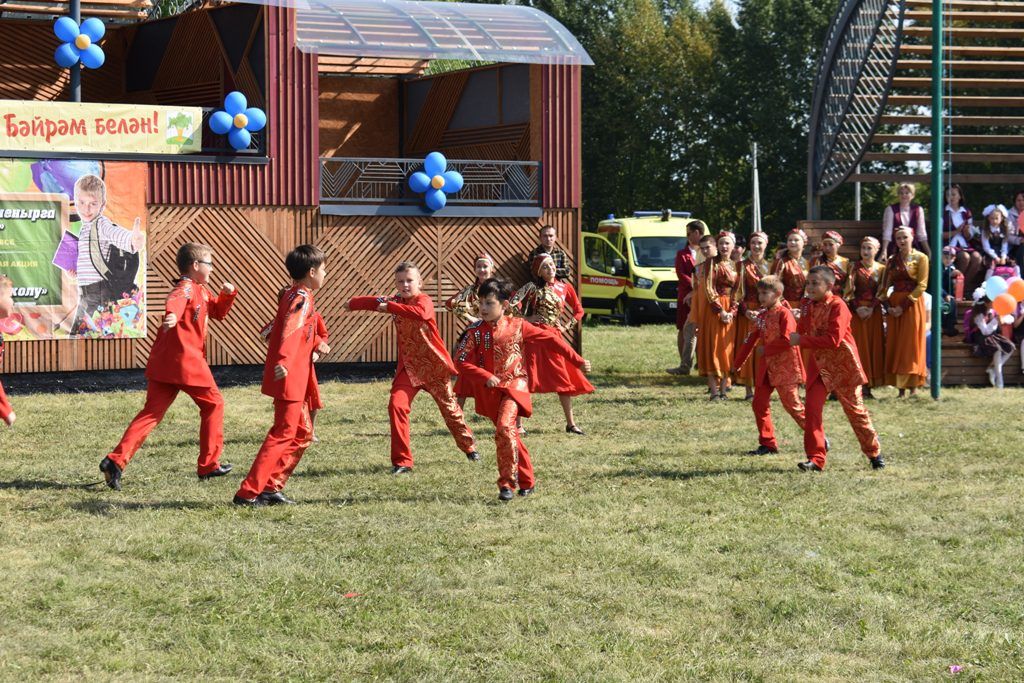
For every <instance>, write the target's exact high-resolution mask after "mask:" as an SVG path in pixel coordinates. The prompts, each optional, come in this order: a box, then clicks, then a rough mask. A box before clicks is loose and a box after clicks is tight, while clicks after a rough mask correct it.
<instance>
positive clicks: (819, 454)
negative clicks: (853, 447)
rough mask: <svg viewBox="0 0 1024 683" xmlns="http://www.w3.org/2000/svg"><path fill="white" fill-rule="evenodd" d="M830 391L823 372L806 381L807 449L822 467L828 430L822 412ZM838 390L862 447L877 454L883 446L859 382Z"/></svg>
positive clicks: (805, 446) (870, 454)
mask: <svg viewBox="0 0 1024 683" xmlns="http://www.w3.org/2000/svg"><path fill="white" fill-rule="evenodd" d="M828 393H829V392H828V389H826V388H825V384H824V383H823V382H822V381H821V375H818V376H817V377H815V378H814V379H813V380H812V381H811V383H810V384H808V385H807V398H806V403H805V408H806V416H807V417H806V420H805V422H804V424H805V427H804V452H805V453H806V454H807V459H808V460H810V461H811V462H813V463H814V464H816V465H817V466H818V467H820V468H822V469H825V430H824V428H823V426H822V420H821V415H822V412H823V411H824V409H825V399H826V398H828ZM835 394H836V396H837V397H838V398H839V403H840V405H842V406H843V412H845V413H846V419H848V420H849V421H850V426H851V427H853V433H854V434H856V435H857V441H859V442H860V450H861V451H862V452H863V453H864V455H866V456H867V457H868V458H874V457H875V456H877V455H878V453H879V451H880V450H881V446H880V445H879V443H878V433H877V432H876V431H875V428H874V426H872V424H871V416H870V415H869V414H868V411H867V409H866V408H865V407H864V399H863V397H862V396H861V388H860V385H857V386H855V387H852V388H840V389H835Z"/></svg>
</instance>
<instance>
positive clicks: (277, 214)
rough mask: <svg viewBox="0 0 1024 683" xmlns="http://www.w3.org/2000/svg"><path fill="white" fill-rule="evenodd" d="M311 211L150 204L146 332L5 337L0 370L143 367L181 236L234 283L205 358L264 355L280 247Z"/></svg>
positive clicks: (279, 276)
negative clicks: (124, 336)
mask: <svg viewBox="0 0 1024 683" xmlns="http://www.w3.org/2000/svg"><path fill="white" fill-rule="evenodd" d="M315 214H316V210H315V209H286V208H266V207H199V208H197V207H181V206H154V207H150V211H149V233H148V234H149V242H148V250H149V251H148V257H149V258H148V263H147V268H146V285H147V297H148V300H149V311H148V316H147V319H146V323H147V331H148V338H147V339H140V340H103V341H100V340H95V341H92V340H90V341H85V340H82V341H42V342H15V343H11V344H8V345H7V357H6V358H5V359H4V368H3V370H4V372H48V371H57V370H61V371H63V370H112V369H118V370H123V369H130V368H141V367H145V365H146V360H147V359H148V358H149V349H150V347H151V346H152V343H153V340H154V339H155V338H156V331H157V326H158V325H159V324H160V320H161V318H162V311H163V304H164V300H165V299H166V298H167V293H168V291H170V286H171V282H172V281H173V280H174V279H175V278H176V277H177V267H176V266H175V262H174V257H175V254H176V253H177V250H178V247H179V246H181V245H182V244H183V243H185V242H203V243H205V244H209V245H210V246H211V247H212V248H213V250H214V252H215V256H214V262H215V264H216V265H215V272H214V276H213V282H214V283H215V286H218V287H219V285H220V284H221V283H222V282H224V281H229V282H232V283H234V284H235V285H236V286H237V287H238V290H239V297H238V299H237V301H236V303H235V306H234V307H233V309H232V311H231V314H230V315H229V316H228V318H227V319H226V320H224V321H213V322H211V323H210V327H209V337H208V341H207V355H208V357H209V359H210V363H211V364H213V365H230V364H259V363H262V362H263V359H264V353H265V348H264V346H263V344H262V343H261V342H260V341H259V340H258V339H257V338H256V335H255V332H256V331H257V330H259V329H260V327H262V325H263V324H264V323H266V322H267V320H269V319H270V318H271V317H273V315H274V305H273V299H274V296H275V295H276V293H277V291H278V289H279V288H280V287H281V286H282V285H284V284H285V283H286V282H287V279H288V278H287V273H286V272H285V270H284V265H283V264H284V255H285V254H286V253H287V252H288V250H289V249H291V248H292V247H293V246H295V244H296V238H295V235H296V234H298V233H300V232H301V231H302V230H303V229H305V226H308V225H309V224H311V223H312V222H313V221H314V220H315V219H314V216H315Z"/></svg>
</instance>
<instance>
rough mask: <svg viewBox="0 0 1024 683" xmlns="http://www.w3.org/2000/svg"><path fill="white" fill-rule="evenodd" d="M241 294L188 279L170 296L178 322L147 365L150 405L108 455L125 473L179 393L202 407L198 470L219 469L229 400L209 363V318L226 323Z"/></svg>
mask: <svg viewBox="0 0 1024 683" xmlns="http://www.w3.org/2000/svg"><path fill="white" fill-rule="evenodd" d="M236 294H237V292H236V291H232V292H231V293H227V292H221V293H220V294H219V295H214V294H212V293H211V292H210V290H209V289H207V287H206V286H205V285H201V284H199V283H198V282H194V281H192V280H191V279H190V278H187V277H183V278H181V279H180V280H178V281H177V282H176V283H175V285H174V289H172V290H171V293H170V294H168V295H167V303H166V304H165V306H164V310H165V312H166V313H173V314H174V315H175V316H176V317H177V319H178V322H177V323H176V324H175V325H174V327H172V328H170V329H166V328H164V327H163V326H162V325H161V326H160V329H159V330H158V331H157V333H156V341H155V342H153V349H152V350H151V351H150V353H149V361H148V362H147V363H146V379H147V380H148V382H147V384H146V404H145V405H144V406H143V408H142V410H140V411H139V413H138V415H136V416H135V419H133V420H132V421H131V424H129V425H128V429H126V430H125V433H124V436H122V437H121V441H120V442H119V443H118V444H117V446H115V447H114V450H113V451H112V452H111V453H110V454H109V455H108V456H107V457H108V458H110V460H111V462H113V463H114V464H115V465H117V466H118V467H119V468H120V469H121V470H122V471H123V470H124V468H125V467H127V466H128V463H129V462H130V461H131V459H132V457H134V455H135V453H136V452H138V450H139V448H141V447H142V444H143V443H144V442H145V441H146V437H148V436H149V433H150V432H152V431H153V429H154V428H155V427H156V426H157V425H158V424H160V421H161V420H162V419H163V417H164V414H165V413H166V412H167V409H168V408H170V407H171V404H172V403H174V399H175V398H176V397H177V396H178V392H179V391H184V392H185V393H186V394H188V395H189V397H191V398H192V400H193V401H195V404H196V405H197V406H199V420H200V423H199V460H198V462H197V463H196V471H197V472H198V473H199V476H204V475H207V474H209V473H210V472H213V471H214V470H216V469H218V468H219V467H220V456H221V453H222V452H223V451H224V399H223V397H222V396H221V394H220V391H218V389H217V383H216V382H214V381H213V373H211V372H210V365H209V364H208V363H207V362H206V322H207V318H213V319H214V320H222V319H223V318H224V316H226V315H227V314H228V311H229V310H230V309H231V304H233V303H234V301H235V296H236Z"/></svg>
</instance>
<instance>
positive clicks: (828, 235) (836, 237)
mask: <svg viewBox="0 0 1024 683" xmlns="http://www.w3.org/2000/svg"><path fill="white" fill-rule="evenodd" d="M822 239H826V240H832V241H833V242H835V243H836V244H837V245H838V246H840V247H841V246H843V236H842V235H840V234H839V233H838V232H836V231H835V230H828V231H826V232H825V234H824V235H822Z"/></svg>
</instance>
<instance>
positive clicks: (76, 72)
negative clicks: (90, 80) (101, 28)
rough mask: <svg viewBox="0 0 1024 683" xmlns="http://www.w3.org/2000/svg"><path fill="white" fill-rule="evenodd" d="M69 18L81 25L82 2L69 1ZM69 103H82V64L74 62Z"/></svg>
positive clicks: (78, 0)
mask: <svg viewBox="0 0 1024 683" xmlns="http://www.w3.org/2000/svg"><path fill="white" fill-rule="evenodd" d="M69 9H70V12H71V18H72V19H74V20H75V23H76V24H78V25H79V26H81V25H82V2H81V0H71V6H70V8H69ZM71 101H72V102H81V101H82V63H81V62H75V63H74V64H72V65H71Z"/></svg>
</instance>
